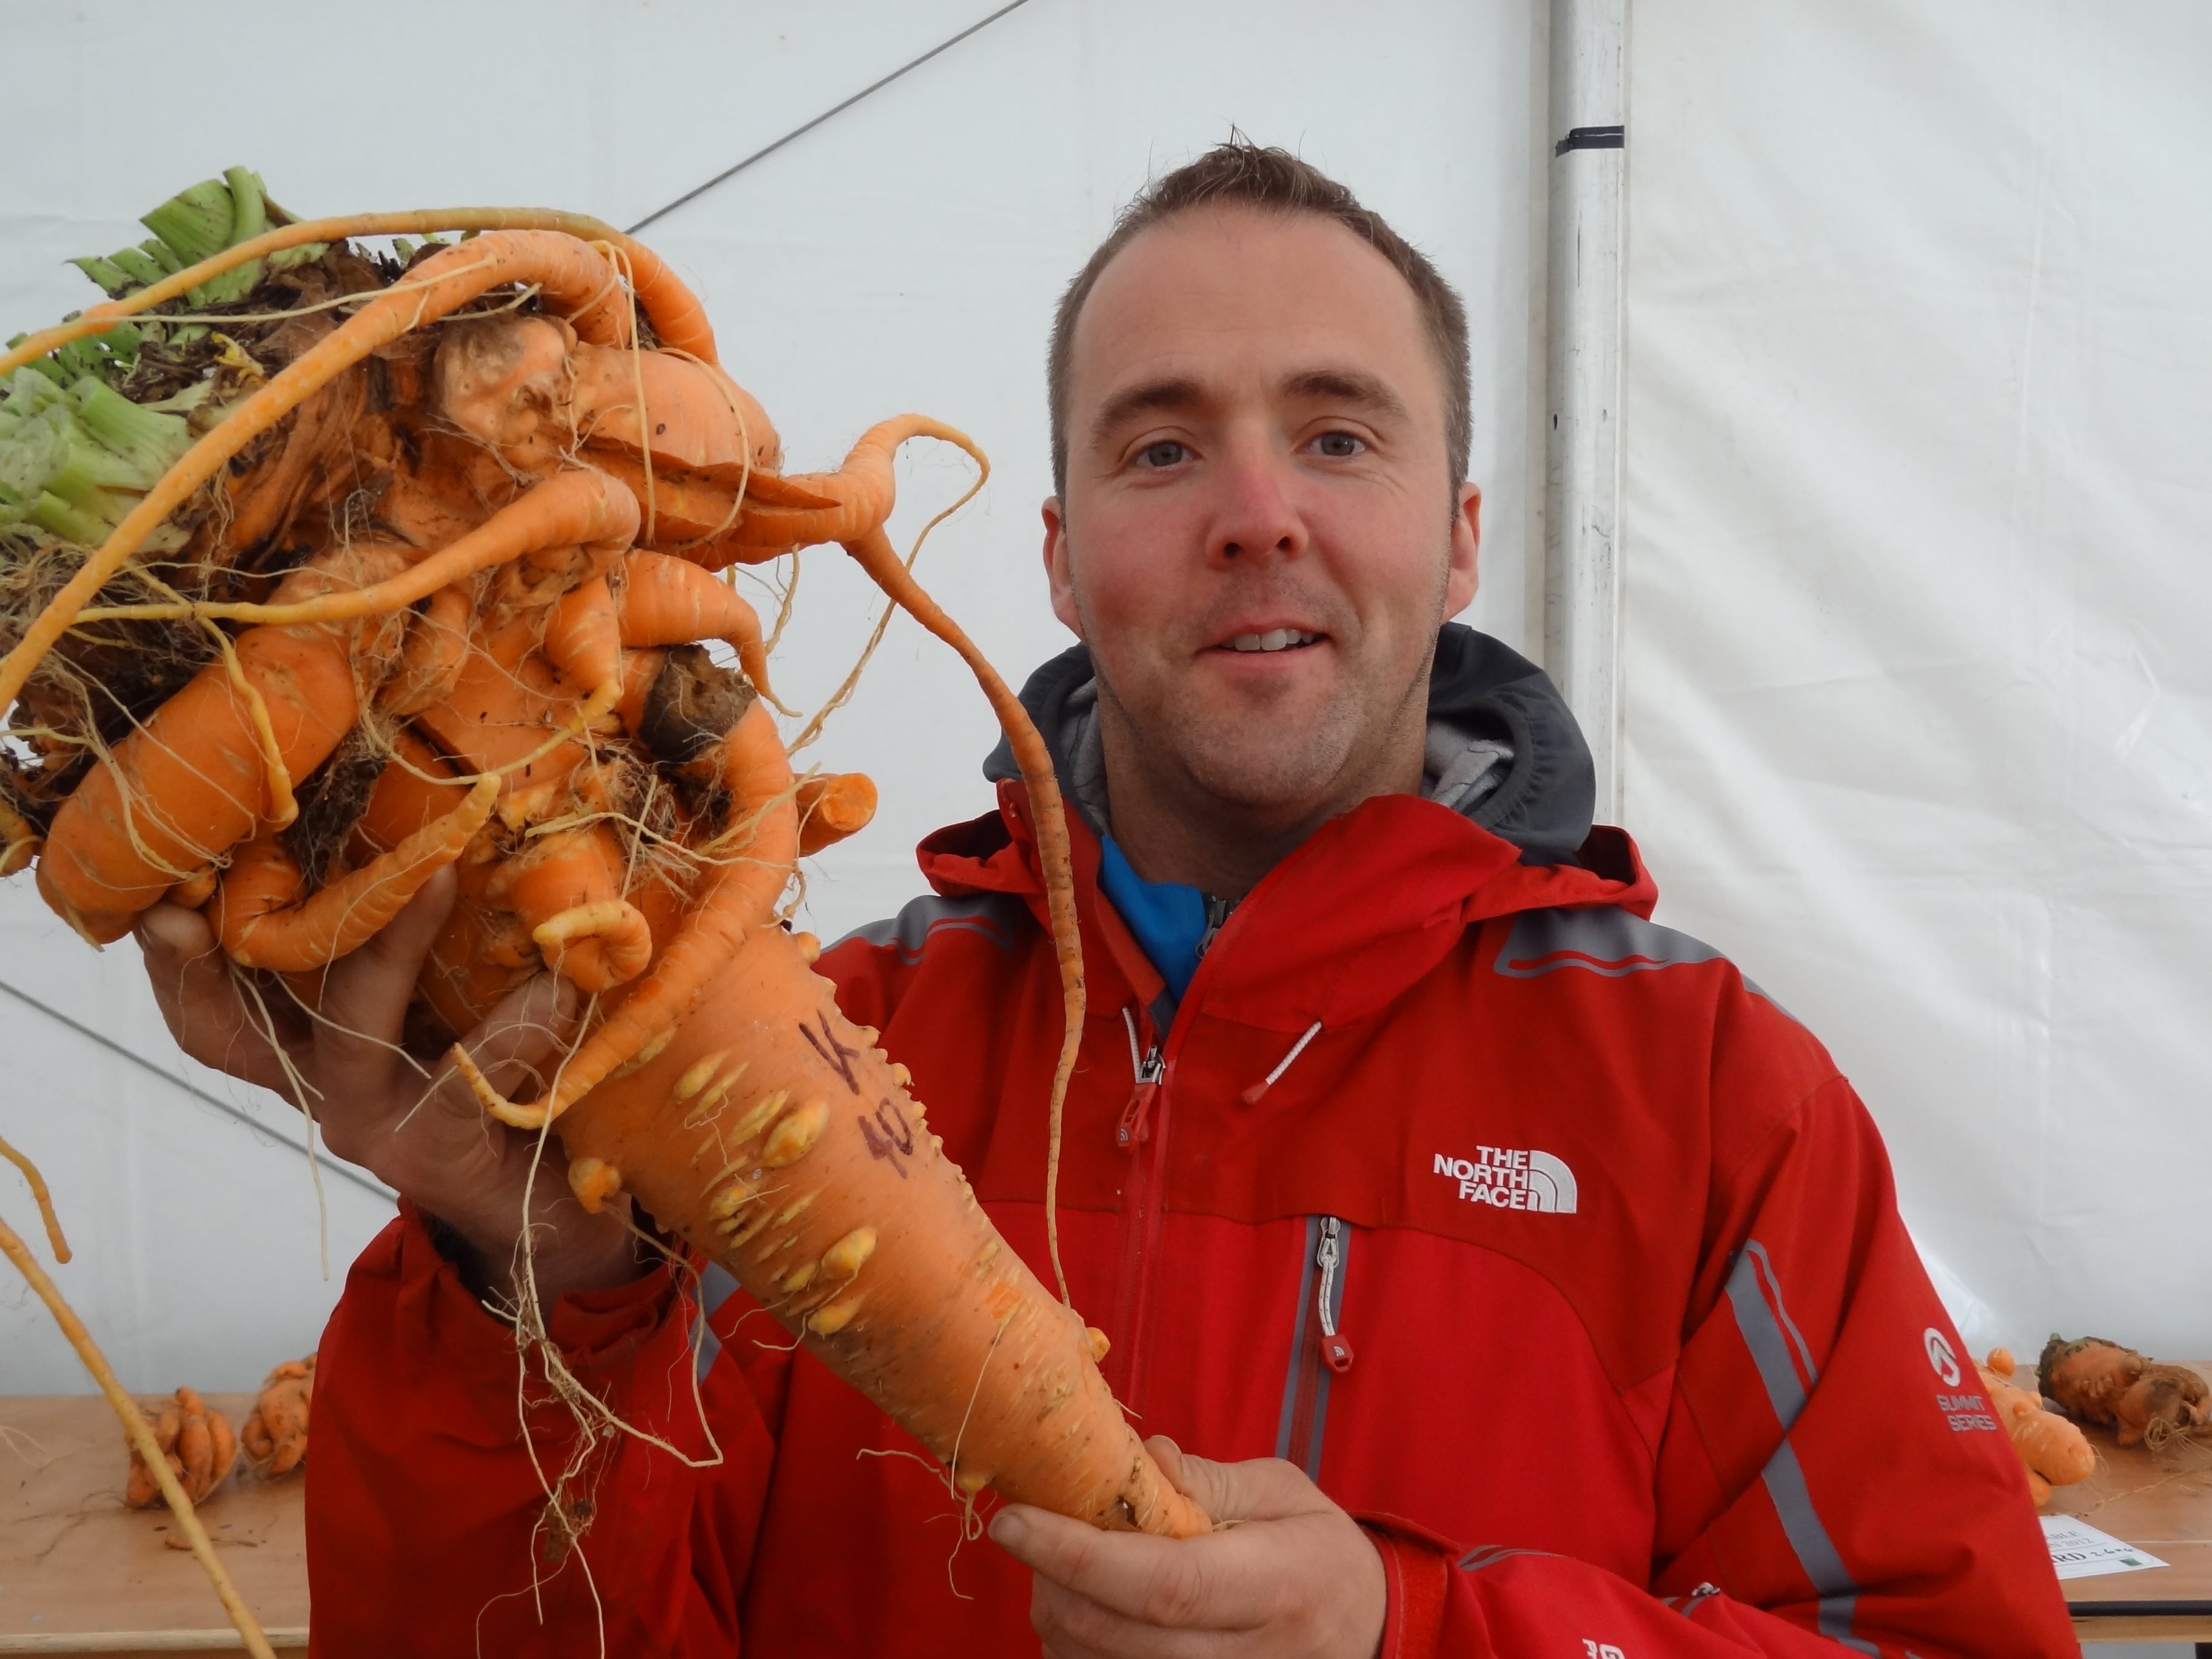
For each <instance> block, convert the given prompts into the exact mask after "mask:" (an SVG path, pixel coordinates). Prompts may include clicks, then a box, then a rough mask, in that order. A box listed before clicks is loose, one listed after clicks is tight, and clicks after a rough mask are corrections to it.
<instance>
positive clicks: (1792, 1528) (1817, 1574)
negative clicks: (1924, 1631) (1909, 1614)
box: [1759, 1440, 1881, 1659]
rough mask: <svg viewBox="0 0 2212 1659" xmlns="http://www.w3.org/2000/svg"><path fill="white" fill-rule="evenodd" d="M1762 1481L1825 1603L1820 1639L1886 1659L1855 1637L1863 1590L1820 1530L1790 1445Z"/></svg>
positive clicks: (1771, 1462) (1800, 1561) (1777, 1450)
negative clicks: (1854, 1620)
mask: <svg viewBox="0 0 2212 1659" xmlns="http://www.w3.org/2000/svg"><path fill="white" fill-rule="evenodd" d="M1759 1480H1760V1481H1761V1483H1762V1484H1763V1485H1765V1487H1766V1495H1767V1497H1768V1498H1770V1499H1771V1500H1772V1502H1773V1504H1774V1512H1775V1514H1776V1515H1777V1516H1779V1517H1780V1518H1781V1522H1782V1532H1783V1535H1784V1537H1786V1538H1788V1539H1789V1541H1790V1549H1791V1550H1792V1551H1794V1552H1795V1553H1796V1557H1797V1565H1798V1566H1799V1567H1801V1568H1802V1569H1803V1571H1804V1574H1805V1577H1807V1578H1808V1579H1810V1580H1811V1581H1812V1583H1813V1591H1814V1594H1815V1595H1818V1596H1819V1597H1820V1634H1821V1635H1823V1636H1825V1637H1826V1638H1828V1639H1829V1640H1830V1641H1832V1642H1840V1643H1842V1644H1844V1646H1845V1647H1847V1648H1850V1649H1853V1650H1856V1651H1857V1652H1860V1653H1863V1654H1868V1655H1871V1656H1873V1659H1881V1649H1879V1648H1877V1647H1876V1646H1875V1644H1873V1643H1871V1642H1869V1641H1868V1640H1867V1639H1866V1638H1864V1637H1862V1636H1858V1635H1856V1634H1854V1633H1853V1632H1852V1629H1851V1621H1852V1619H1853V1617H1854V1615H1855V1614H1856V1613H1857V1609H1858V1599H1859V1587H1858V1586H1857V1584H1856V1583H1853V1582H1852V1580H1851V1575H1850V1572H1849V1571H1847V1570H1846V1569H1845V1568H1844V1558H1843V1557H1842V1556H1840V1555H1838V1553H1836V1546H1835V1543H1834V1541H1832V1540H1831V1539H1830V1538H1829V1536H1828V1529H1827V1528H1826V1527H1824V1526H1822V1525H1821V1524H1820V1512H1819V1511H1818V1510H1815V1509H1814V1507H1813V1494H1812V1493H1811V1492H1808V1491H1807V1490H1806V1486H1805V1471H1804V1469H1803V1468H1802V1466H1801V1465H1800V1464H1799V1463H1798V1462H1797V1454H1796V1451H1795V1450H1794V1449H1792V1448H1791V1446H1790V1443H1789V1442H1788V1441H1787V1440H1784V1442H1783V1443H1781V1444H1780V1445H1779V1446H1777V1447H1776V1448H1775V1449H1774V1455H1773V1456H1771V1457H1770V1458H1769V1459H1767V1461H1766V1468H1765V1470H1764V1471H1763V1472H1762V1473H1761V1474H1760V1475H1759Z"/></svg>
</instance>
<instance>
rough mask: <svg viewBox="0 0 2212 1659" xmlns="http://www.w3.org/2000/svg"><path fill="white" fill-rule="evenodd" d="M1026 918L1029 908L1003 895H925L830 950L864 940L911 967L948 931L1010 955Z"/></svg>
mask: <svg viewBox="0 0 2212 1659" xmlns="http://www.w3.org/2000/svg"><path fill="white" fill-rule="evenodd" d="M1027 915H1029V907H1028V906H1026V905H1024V903H1023V902H1021V901H1020V900H1019V899H1017V898H1012V897H1010V896H1007V895H1006V894H1004V893H979V894H976V895H975V896H973V897H970V898H939V897H938V896H936V895H935V894H933V893H931V894H925V895H924V896H921V898H918V899H915V900H914V901H912V902H910V903H908V905H907V906H906V907H905V908H903V909H902V910H901V911H900V912H899V913H898V915H895V916H892V917H890V918H888V919H887V920H885V921H872V922H870V923H869V924H868V925H867V926H866V927H855V928H854V930H853V931H852V932H851V933H848V934H846V935H845V937H844V938H843V939H839V940H838V941H837V943H836V945H830V946H829V949H830V950H832V951H834V950H836V948H837V945H844V944H847V943H848V942H849V941H851V940H853V939H863V940H866V942H867V943H868V944H870V945H874V946H876V948H877V949H878V950H885V949H891V948H896V950H897V951H898V953H899V955H900V956H901V957H903V958H904V959H905V960H906V962H907V963H908V965H909V966H911V965H912V964H913V963H916V962H919V961H921V952H922V949H923V947H924V946H925V945H927V944H928V942H929V937H930V935H931V934H933V933H937V932H939V930H941V929H948V928H949V929H951V930H952V931H954V932H957V933H980V934H981V935H982V936H983V937H984V938H985V939H988V940H989V941H990V942H991V943H992V944H994V945H997V946H998V947H999V948H1000V950H1001V951H1011V950H1012V949H1013V948H1014V939H1015V936H1016V933H1017V931H1018V927H1019V924H1020V921H1021V920H1022V919H1023V918H1024V917H1026V916H1027Z"/></svg>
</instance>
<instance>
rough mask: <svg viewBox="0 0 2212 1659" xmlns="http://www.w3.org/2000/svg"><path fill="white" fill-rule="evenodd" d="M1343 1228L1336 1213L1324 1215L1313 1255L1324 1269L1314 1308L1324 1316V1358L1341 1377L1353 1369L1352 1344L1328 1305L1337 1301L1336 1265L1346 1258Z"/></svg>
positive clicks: (1322, 1353) (1322, 1324) (1322, 1337)
mask: <svg viewBox="0 0 2212 1659" xmlns="http://www.w3.org/2000/svg"><path fill="white" fill-rule="evenodd" d="M1343 1230H1344V1224H1343V1223H1342V1222H1341V1221H1340V1220H1338V1219H1337V1218H1335V1217H1334V1216H1333V1215H1326V1216H1323V1217H1322V1219H1321V1250H1320V1253H1319V1254H1318V1255H1316V1256H1315V1258H1314V1264H1315V1265H1316V1267H1319V1268H1320V1269H1321V1284H1320V1286H1319V1287H1318V1288H1317V1289H1316V1291H1315V1292H1314V1310H1315V1312H1316V1313H1318V1314H1319V1315H1320V1316H1321V1357H1322V1358H1323V1359H1325V1360H1327V1361H1328V1368H1329V1370H1333V1371H1334V1372H1335V1373H1336V1374H1337V1375H1338V1376H1342V1375H1343V1374H1344V1373H1345V1372H1346V1371H1348V1370H1351V1369H1352V1344H1351V1343H1349V1342H1347V1341H1346V1340H1344V1338H1342V1337H1341V1336H1339V1335H1338V1334H1336V1321H1335V1319H1334V1316H1332V1315H1331V1314H1330V1312H1329V1304H1330V1303H1331V1302H1333V1301H1334V1300H1335V1292H1336V1269H1337V1264H1338V1263H1339V1262H1340V1261H1342V1260H1343V1259H1344V1258H1343V1255H1342V1253H1341V1251H1340V1249H1339V1248H1338V1245H1337V1236H1338V1235H1339V1234H1340V1232H1342V1231H1343Z"/></svg>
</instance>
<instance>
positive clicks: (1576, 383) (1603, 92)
mask: <svg viewBox="0 0 2212 1659" xmlns="http://www.w3.org/2000/svg"><path fill="white" fill-rule="evenodd" d="M1627 33H1628V6H1627V0H1551V49H1550V60H1551V88H1550V92H1551V112H1552V120H1551V127H1550V134H1551V143H1552V147H1553V148H1552V159H1551V163H1550V166H1551V177H1550V189H1549V191H1548V195H1549V197H1550V236H1549V258H1548V264H1549V270H1548V280H1547V299H1546V305H1547V319H1548V323H1547V333H1548V335H1549V342H1548V344H1549V351H1548V355H1547V365H1546V368H1547V386H1548V393H1547V402H1548V404H1549V414H1550V419H1549V421H1548V422H1547V426H1548V430H1547V432H1546V434H1545V445H1546V449H1545V453H1546V462H1547V465H1546V478H1545V528H1544V665H1545V667H1546V668H1547V670H1548V671H1550V673H1551V676H1552V678H1553V680H1554V681H1555V682H1556V683H1557V684H1558V685H1559V690H1560V691H1561V692H1562V693H1563V694H1564V695H1565V697H1566V699H1567V704H1568V706H1569V707H1570V708H1572V709H1573V710H1574V712H1575V717H1576V719H1577V720H1579V721H1580V722H1581V725H1582V728H1583V736H1584V737H1585V738H1588V739H1589V746H1590V754H1591V756H1592V757H1593V758H1594V759H1595V762H1596V763H1597V817H1598V821H1599V822H1600V823H1619V822H1620V813H1621V799H1620V538H1619V529H1620V357H1621V350H1620V346H1621V259H1622V254H1623V252H1624V250H1625V246H1626V237H1625V235H1624V226H1623V223H1622V218H1623V210H1624V195H1625V192H1624V190H1623V182H1624V175H1625V173H1626V159H1627V152H1626V149H1625V147H1624V146H1625V141H1626V121H1627V115H1626V105H1627V95H1628V94H1627V84H1626V45H1627Z"/></svg>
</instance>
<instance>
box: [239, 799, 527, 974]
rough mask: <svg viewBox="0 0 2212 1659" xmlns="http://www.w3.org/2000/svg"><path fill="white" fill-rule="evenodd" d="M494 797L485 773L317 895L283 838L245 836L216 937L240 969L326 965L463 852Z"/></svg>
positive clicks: (364, 940)
mask: <svg viewBox="0 0 2212 1659" xmlns="http://www.w3.org/2000/svg"><path fill="white" fill-rule="evenodd" d="M497 799H499V780H498V779H496V778H483V779H479V780H478V781H477V784H476V787H474V788H472V789H471V791H470V792H469V795H468V799H465V800H464V801H463V802H462V803H461V805H459V806H458V807H456V808H455V809H454V810H453V811H451V812H449V813H447V815H446V816H445V817H442V818H440V819H439V820H438V821H437V822H436V823H431V824H426V825H425V826H424V827H423V828H422V829H418V830H416V832H415V833H414V834H413V835H411V836H409V837H408V838H407V839H406V840H404V841H403V842H400V843H399V845H398V847H396V848H392V851H391V852H389V853H386V854H382V855H380V857H378V858H375V859H373V860H370V861H369V862H368V863H367V864H365V865H363V866H362V867H361V868H360V869H358V870H355V871H351V872H348V873H347V874H345V875H343V876H342V877H340V878H337V880H335V881H331V882H327V883H325V884H324V885H323V886H321V887H319V888H317V889H316V890H315V891H314V892H313V893H305V892H303V887H304V880H303V878H302V877H301V872H300V866H299V863H298V861H297V860H295V859H294V858H293V856H292V854H291V853H290V851H289V849H288V848H286V847H285V845H284V843H283V842H282V841H281V840H279V839H278V838H277V837H276V836H263V837H261V838H260V839H258V840H256V841H252V842H247V843H246V845H245V846H244V847H242V848H239V849H238V852H237V853H236V854H235V855H234V857H233V859H232V861H231V866H230V871H229V873H228V875H226V876H225V877H224V878H222V882H221V883H220V884H218V886H217V887H216V896H215V906H216V908H215V912H214V914H213V915H212V916H211V917H210V920H211V921H213V923H214V925H215V930H216V938H217V939H221V940H222V948H223V951H224V952H225V953H226V954H227V955H228V957H230V959H231V960H232V961H233V962H235V963H238V964H239V965H240V967H242V968H268V969H275V970H276V971H277V972H279V973H288V974H290V973H305V972H307V971H308V970H309V969H316V968H323V967H327V966H328V965H329V964H330V963H333V962H335V961H337V958H338V957H342V956H345V955H347V954H349V952H351V951H356V950H359V949H360V948H361V947H362V945H365V944H367V943H368V940H369V939H370V937H371V936H372V935H373V934H374V933H376V932H377V931H378V930H379V929H380V928H381V927H383V926H384V925H385V924H386V922H388V921H391V920H392V917H394V916H396V915H398V914H399V912H400V911H401V910H402V909H403V908H405V906H406V903H407V901H408V900H410V899H411V898H413V897H414V896H415V895H416V893H418V892H420V891H421V890H422V885H423V884H424V883H425V882H427V881H428V880H429V879H430V878H431V877H432V876H435V874H437V873H438V872H439V871H441V870H442V869H444V868H445V867H446V866H447V865H449V864H451V863H452V862H453V860H455V859H457V858H459V856H460V855H461V853H462V850H463V849H464V848H466V847H467V846H468V844H469V840H470V838H471V836H474V835H475V834H476V832H477V830H478V829H481V828H483V823H484V820H485V819H487V818H489V817H490V816H491V809H492V805H493V803H494V802H495V801H496V800H497Z"/></svg>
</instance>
